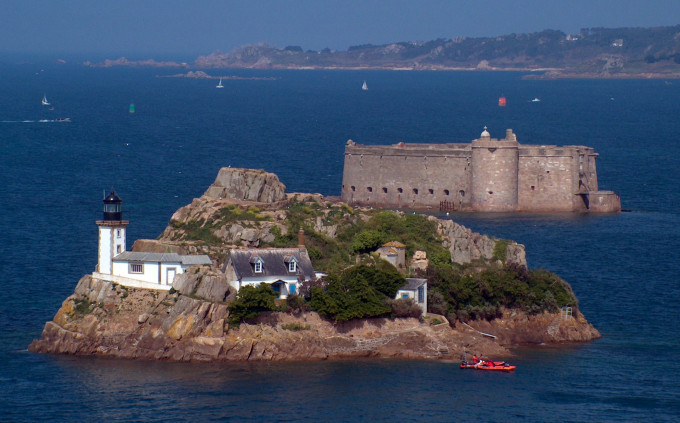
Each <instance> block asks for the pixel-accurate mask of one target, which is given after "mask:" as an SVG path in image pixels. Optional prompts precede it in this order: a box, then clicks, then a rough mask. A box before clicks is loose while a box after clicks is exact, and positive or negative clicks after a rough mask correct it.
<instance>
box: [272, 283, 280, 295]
mask: <svg viewBox="0 0 680 423" xmlns="http://www.w3.org/2000/svg"><path fill="white" fill-rule="evenodd" d="M272 288H273V289H274V292H276V293H277V294H280V293H281V284H279V283H274V284H272Z"/></svg>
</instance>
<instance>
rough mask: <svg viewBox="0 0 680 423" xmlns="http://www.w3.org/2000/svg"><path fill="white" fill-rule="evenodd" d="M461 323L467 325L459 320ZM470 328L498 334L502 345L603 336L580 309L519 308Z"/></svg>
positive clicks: (554, 342) (544, 342) (588, 339)
mask: <svg viewBox="0 0 680 423" xmlns="http://www.w3.org/2000/svg"><path fill="white" fill-rule="evenodd" d="M457 326H466V325H463V324H461V323H458V325H457ZM467 326H468V327H471V328H474V329H475V330H478V331H480V332H484V333H489V334H492V335H495V336H496V340H497V341H498V342H499V343H500V344H501V345H506V346H510V345H520V344H559V343H565V342H585V341H592V340H593V339H598V338H600V337H601V335H600V332H599V331H598V330H597V329H595V328H594V327H593V325H591V324H590V323H588V321H586V319H585V317H583V315H582V314H581V313H579V312H578V311H577V310H574V315H573V316H572V315H566V314H563V313H541V314H537V315H528V314H526V313H522V312H519V311H516V310H504V311H503V315H502V317H500V318H497V319H494V320H491V321H486V320H480V321H475V322H471V323H470V324H469V325H467Z"/></svg>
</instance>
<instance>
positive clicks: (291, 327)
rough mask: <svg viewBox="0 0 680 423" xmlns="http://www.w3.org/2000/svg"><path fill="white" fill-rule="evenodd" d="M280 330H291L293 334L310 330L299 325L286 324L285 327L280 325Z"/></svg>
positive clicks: (308, 327)
mask: <svg viewBox="0 0 680 423" xmlns="http://www.w3.org/2000/svg"><path fill="white" fill-rule="evenodd" d="M281 329H284V330H291V331H294V332H295V331H300V330H309V329H311V326H309V325H301V324H300V323H286V324H285V325H281Z"/></svg>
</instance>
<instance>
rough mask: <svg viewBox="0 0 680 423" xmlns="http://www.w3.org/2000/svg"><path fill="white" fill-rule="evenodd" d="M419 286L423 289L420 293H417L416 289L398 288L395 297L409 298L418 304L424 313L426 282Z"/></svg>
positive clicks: (425, 309) (425, 307)
mask: <svg viewBox="0 0 680 423" xmlns="http://www.w3.org/2000/svg"><path fill="white" fill-rule="evenodd" d="M421 288H422V290H423V292H422V295H420V294H419V293H418V289H400V290H399V291H397V295H396V296H395V299H400V298H410V299H412V300H413V301H414V302H415V303H416V304H418V305H419V306H420V308H421V309H422V310H423V314H426V313H427V284H424V285H423V286H422V287H421ZM419 289H420V288H419ZM421 297H422V298H421Z"/></svg>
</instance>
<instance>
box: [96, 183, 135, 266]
mask: <svg viewBox="0 0 680 423" xmlns="http://www.w3.org/2000/svg"><path fill="white" fill-rule="evenodd" d="M129 223H130V222H129V221H127V220H123V200H121V199H120V197H119V196H118V195H117V194H116V193H115V191H113V190H111V192H110V193H109V195H107V196H106V197H105V198H104V214H103V217H102V220H97V226H99V261H98V264H97V272H99V273H103V274H107V275H111V274H113V264H112V263H113V258H114V257H115V256H117V255H119V254H121V253H123V252H125V228H126V227H127V225H128V224H129Z"/></svg>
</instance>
